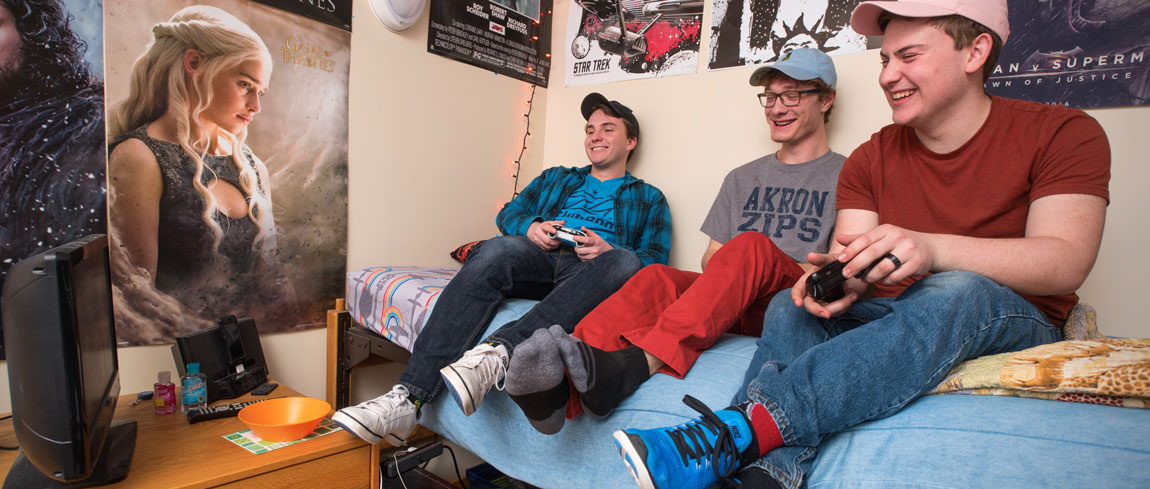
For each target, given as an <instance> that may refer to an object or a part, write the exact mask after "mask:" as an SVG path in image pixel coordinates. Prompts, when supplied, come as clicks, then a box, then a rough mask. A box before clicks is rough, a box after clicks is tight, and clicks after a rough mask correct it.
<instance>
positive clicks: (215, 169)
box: [108, 6, 297, 343]
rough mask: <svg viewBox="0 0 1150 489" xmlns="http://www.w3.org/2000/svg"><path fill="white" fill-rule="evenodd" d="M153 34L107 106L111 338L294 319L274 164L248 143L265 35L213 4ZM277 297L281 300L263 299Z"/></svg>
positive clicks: (263, 67)
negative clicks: (124, 86) (119, 95)
mask: <svg viewBox="0 0 1150 489" xmlns="http://www.w3.org/2000/svg"><path fill="white" fill-rule="evenodd" d="M152 34H153V40H152V42H151V43H150V44H149V45H148V47H147V48H146V50H145V52H144V53H143V54H142V55H141V56H140V57H139V58H138V59H137V60H136V62H135V64H134V66H133V68H132V72H131V91H130V94H129V95H128V98H127V99H126V100H125V101H124V102H122V103H120V104H118V105H117V106H116V107H115V108H114V109H113V110H112V111H111V114H110V116H109V134H108V136H109V141H111V143H110V144H109V160H108V174H109V202H110V205H109V210H110V214H109V229H110V234H111V243H112V246H111V248H112V253H113V256H112V260H113V266H114V267H115V270H116V271H115V272H114V274H115V285H116V287H117V289H118V290H117V292H118V294H120V296H119V297H117V316H118V317H117V321H118V323H119V324H118V328H119V331H118V337H119V341H121V342H130V343H151V342H155V341H156V340H159V339H161V338H170V337H172V336H178V335H180V334H184V333H187V332H190V331H195V330H198V329H201V328H203V327H205V326H207V325H210V323H211V322H212V321H214V320H216V319H218V318H220V317H222V316H225V315H229V314H235V315H237V316H241V317H242V316H250V315H254V316H256V319H257V323H260V322H264V323H267V322H271V323H272V324H270V325H275V324H285V325H290V324H295V323H294V322H293V321H294V319H296V318H295V317H294V316H295V315H297V311H296V307H295V305H296V301H295V297H294V293H292V289H291V286H290V284H289V282H288V281H287V279H286V277H285V276H284V273H283V271H282V267H281V265H280V263H279V261H278V258H277V256H276V255H277V247H276V228H275V223H274V222H273V219H272V201H271V189H270V180H269V178H268V170H267V167H266V166H265V165H264V163H263V162H262V161H261V160H260V159H259V158H258V157H256V155H255V154H254V153H253V152H252V151H251V149H250V148H249V147H248V146H247V145H246V144H245V139H246V137H247V134H248V126H249V125H250V124H251V123H252V122H253V120H254V119H255V118H256V116H257V114H258V113H259V112H260V98H261V97H262V96H263V95H264V93H265V92H266V91H267V89H268V84H269V83H270V78H271V72H272V59H271V56H270V54H269V52H268V49H267V46H265V45H264V42H263V41H262V40H261V39H260V37H259V36H258V35H257V34H256V33H255V32H254V31H252V29H251V28H249V27H248V26H247V25H246V24H244V23H243V22H241V21H240V20H239V19H237V18H235V17H234V16H232V15H231V14H229V13H227V12H225V11H223V10H221V9H218V8H215V7H209V6H192V7H187V8H184V9H182V10H180V11H178V12H176V14H175V15H173V16H172V18H171V19H170V20H168V21H166V22H160V23H157V24H156V25H154V26H153V27H152ZM173 300H174V301H173ZM272 302H274V303H276V304H282V305H284V306H285V307H261V306H264V305H267V304H269V303H272ZM261 312H263V313H265V314H264V315H263V316H262V317H261V315H260V314H259V313H261ZM264 325H265V326H268V325H269V324H264Z"/></svg>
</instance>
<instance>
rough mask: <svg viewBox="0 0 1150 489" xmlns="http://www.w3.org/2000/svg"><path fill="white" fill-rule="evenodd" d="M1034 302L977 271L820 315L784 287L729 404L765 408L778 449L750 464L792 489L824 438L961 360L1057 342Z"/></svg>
mask: <svg viewBox="0 0 1150 489" xmlns="http://www.w3.org/2000/svg"><path fill="white" fill-rule="evenodd" d="M1061 339H1062V332H1061V330H1060V328H1058V327H1056V326H1054V325H1053V324H1051V323H1050V320H1049V319H1047V318H1046V316H1045V315H1044V314H1042V312H1040V311H1039V310H1038V309H1037V308H1036V307H1034V305H1032V304H1031V303H1030V302H1028V301H1027V300H1026V299H1024V298H1022V297H1021V296H1019V295H1018V294H1016V293H1014V292H1013V291H1011V290H1010V289H1008V288H1006V287H1003V286H1001V285H998V284H997V283H995V282H993V281H991V280H990V279H987V278H985V277H983V276H981V275H977V274H973V273H969V272H946V273H939V274H935V275H931V276H928V277H925V278H923V279H922V280H919V281H918V282H916V283H915V284H914V285H912V286H911V287H909V288H907V289H906V290H905V291H903V293H902V294H900V295H899V296H898V297H887V298H881V299H868V300H864V301H860V302H858V303H856V304H854V305H853V306H851V308H850V309H848V310H847V311H846V312H845V313H843V314H842V315H839V316H837V317H832V318H830V319H822V318H819V317H816V316H813V315H811V314H809V313H807V312H806V310H804V309H803V308H800V307H795V305H794V304H793V303H792V302H791V296H790V292H789V291H784V292H780V293H779V294H778V295H776V296H775V298H774V300H772V301H771V304H770V306H768V308H767V314H766V320H765V322H764V325H763V335H762V338H761V339H759V341H758V342H757V350H756V351H755V356H754V358H753V359H752V360H751V364H750V366H749V367H748V368H747V372H746V377H745V378H744V380H743V385H744V387H745V389H743V390H740V392H739V393H738V394H736V395H735V398H734V401H733V402H732V404H740V403H743V402H746V401H752V402H757V403H761V404H763V405H764V406H765V407H766V408H767V411H768V412H770V414H771V416H772V417H773V418H774V420H775V423H776V424H777V425H778V427H779V430H780V431H781V432H782V436H783V441H784V443H785V445H784V446H782V447H779V448H775V449H774V450H771V451H770V452H768V453H767V454H766V455H764V456H763V457H762V458H760V459H759V460H757V461H755V462H754V463H753V464H752V466H755V467H759V468H762V469H764V470H766V471H767V472H768V473H770V474H771V476H773V477H774V478H775V479H776V480H778V481H779V482H781V483H782V484H783V486H784V487H787V488H789V489H794V488H797V487H800V485H801V484H802V481H803V476H804V474H805V473H807V472H809V471H810V464H811V462H812V460H813V459H814V454H815V447H817V446H818V444H819V442H820V441H821V440H822V439H823V438H824V437H826V436H829V435H831V434H834V433H836V432H839V431H842V430H844V429H847V428H850V427H852V426H854V425H857V424H859V423H862V422H864V421H868V420H872V419H879V418H885V417H887V416H890V415H892V414H895V413H897V412H898V411H899V410H901V409H902V408H903V407H905V406H906V405H907V404H909V403H910V402H911V401H913V400H915V399H917V398H918V397H920V396H922V395H923V394H925V393H926V392H927V391H929V390H930V389H932V388H934V387H935V386H936V385H938V383H939V382H941V381H942V379H943V378H944V377H945V376H946V374H947V372H949V371H950V369H951V368H953V367H954V366H956V365H958V364H959V363H961V362H963V361H964V360H967V359H971V358H975V357H979V356H983V355H990V354H995V353H1003V352H1010V351H1017V350H1022V349H1026V348H1030V347H1032V346H1036V345H1040V344H1045V343H1050V342H1054V341H1059V340H1061Z"/></svg>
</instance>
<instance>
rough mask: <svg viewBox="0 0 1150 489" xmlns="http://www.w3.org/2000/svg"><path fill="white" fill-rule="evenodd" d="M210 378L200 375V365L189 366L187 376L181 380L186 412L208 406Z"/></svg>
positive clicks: (194, 363) (190, 364) (191, 364)
mask: <svg viewBox="0 0 1150 489" xmlns="http://www.w3.org/2000/svg"><path fill="white" fill-rule="evenodd" d="M207 382H208V378H207V376H205V375H204V374H201V373H200V364H199V363H196V362H193V363H189V364H188V373H187V375H185V376H183V377H182V378H180V393H181V399H182V400H183V404H184V412H185V413H186V412H188V411H191V410H193V409H195V408H201V407H204V406H207V405H208V384H207Z"/></svg>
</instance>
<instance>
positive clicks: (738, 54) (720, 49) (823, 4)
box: [707, 0, 880, 70]
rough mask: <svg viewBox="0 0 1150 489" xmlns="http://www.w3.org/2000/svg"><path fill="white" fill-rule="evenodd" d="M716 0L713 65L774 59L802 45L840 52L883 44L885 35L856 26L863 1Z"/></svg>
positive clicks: (831, 52) (855, 51) (713, 28)
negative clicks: (864, 32)
mask: <svg viewBox="0 0 1150 489" xmlns="http://www.w3.org/2000/svg"><path fill="white" fill-rule="evenodd" d="M712 1H713V2H714V4H713V5H712V7H711V53H710V61H709V62H708V65H707V68H708V69H710V70H718V69H724V68H734V67H738V66H744V65H748V64H760V63H771V62H774V61H777V60H778V58H779V55H781V54H783V53H786V52H788V51H792V50H794V49H798V48H813V49H818V50H820V51H822V52H824V53H827V54H830V55H832V56H834V55H836V54H847V53H861V52H863V51H866V50H867V49H873V48H877V47H879V43H880V38H877V37H875V38H868V37H867V36H864V35H862V34H859V33H857V32H855V31H854V30H852V29H851V28H850V20H851V12H852V11H854V8H855V6H857V5H858V4H859V3H860V2H861V1H862V0H712Z"/></svg>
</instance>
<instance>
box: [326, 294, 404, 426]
mask: <svg viewBox="0 0 1150 489" xmlns="http://www.w3.org/2000/svg"><path fill="white" fill-rule="evenodd" d="M372 356H376V357H380V358H383V359H385V360H389V361H393V362H400V363H407V359H408V358H410V357H411V353H410V352H408V351H407V350H404V349H403V348H401V347H400V346H399V345H396V344H395V343H392V342H390V341H388V340H387V338H384V337H382V336H380V335H379V334H378V333H376V332H374V331H371V330H369V329H367V328H365V327H363V326H362V325H360V324H359V323H357V322H355V321H354V320H352V318H351V313H349V312H348V311H347V309H346V307H345V303H344V299H336V300H335V307H334V308H332V309H329V310H328V311H327V402H329V403H331V406H332V408H333V409H341V408H345V407H347V406H348V405H349V404H350V391H351V369H352V368H354V367H355V366H356V365H359V364H360V363H362V362H363V361H364V360H367V359H368V358H370V357H372Z"/></svg>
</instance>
